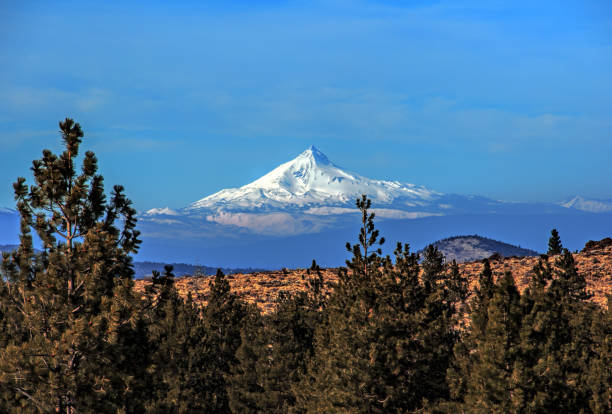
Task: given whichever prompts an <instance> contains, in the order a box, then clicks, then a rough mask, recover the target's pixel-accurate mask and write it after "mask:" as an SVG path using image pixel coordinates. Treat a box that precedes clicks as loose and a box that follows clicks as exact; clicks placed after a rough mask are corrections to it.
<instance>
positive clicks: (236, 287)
mask: <svg viewBox="0 0 612 414" xmlns="http://www.w3.org/2000/svg"><path fill="white" fill-rule="evenodd" d="M555 259H556V257H555V256H552V257H549V258H548V261H549V262H550V263H554V262H555ZM538 260H540V257H507V258H495V257H492V258H491V268H492V270H493V273H494V275H495V276H496V278H498V277H500V276H502V275H503V274H504V273H505V272H506V271H510V272H512V275H513V276H514V280H515V281H516V284H517V286H518V288H519V290H520V291H523V290H524V289H525V287H527V284H528V283H529V279H530V277H531V273H532V269H533V267H534V266H535V265H536V264H537V262H538ZM574 260H575V261H576V266H577V268H578V271H579V272H580V273H582V274H584V275H585V277H586V280H587V289H588V290H589V291H590V292H591V293H592V294H593V298H592V299H591V300H592V301H593V302H595V303H597V304H599V305H600V306H606V304H607V295H608V294H610V293H612V239H604V240H601V241H599V242H589V243H587V245H586V246H585V249H584V250H583V251H582V252H580V253H576V254H574ZM459 269H460V272H461V273H462V274H464V275H466V276H467V277H468V278H469V280H470V287H471V288H473V287H474V286H476V283H477V280H478V274H479V273H480V271H481V270H482V262H481V261H475V262H468V263H462V264H460V265H459ZM336 273H337V270H336V269H323V270H322V275H323V278H324V280H325V282H326V284H327V286H328V287H329V286H330V285H331V283H333V282H335V281H336V280H337V276H336ZM313 276H314V275H313V274H312V272H310V271H309V270H307V269H294V270H286V269H285V270H279V271H270V272H257V273H249V274H234V275H228V276H226V277H227V280H228V281H229V283H230V286H231V287H232V290H233V292H235V293H236V294H238V295H239V296H240V297H242V298H243V299H244V300H245V301H247V302H249V303H254V304H256V305H257V306H258V307H259V308H260V309H261V311H262V312H264V313H268V312H270V311H272V310H273V309H274V303H275V300H276V298H277V297H278V294H279V292H281V291H286V292H297V291H304V290H306V289H307V287H308V279H309V278H311V277H313ZM211 280H212V277H211V276H204V277H181V278H178V279H176V287H177V289H178V291H179V293H180V294H181V295H182V296H184V297H186V296H187V294H188V293H189V292H191V295H192V297H193V299H194V300H195V301H196V302H198V303H201V304H205V303H206V298H207V295H208V291H209V282H210V281H211ZM150 283H151V282H150V281H147V280H137V281H136V289H137V290H138V291H143V290H144V288H145V286H146V285H147V284H150Z"/></svg>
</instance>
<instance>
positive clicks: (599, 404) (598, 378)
mask: <svg viewBox="0 0 612 414" xmlns="http://www.w3.org/2000/svg"><path fill="white" fill-rule="evenodd" d="M607 305H608V306H607V308H606V309H605V310H599V309H598V310H597V313H596V316H595V318H594V321H593V324H592V328H591V336H592V338H593V341H594V348H593V350H594V356H593V358H592V359H591V361H590V364H589V368H588V373H587V376H586V383H587V384H588V387H589V392H590V395H591V396H590V401H589V407H590V409H591V411H592V412H593V413H610V412H612V387H610V384H612V369H610V367H612V294H611V295H608V303H607Z"/></svg>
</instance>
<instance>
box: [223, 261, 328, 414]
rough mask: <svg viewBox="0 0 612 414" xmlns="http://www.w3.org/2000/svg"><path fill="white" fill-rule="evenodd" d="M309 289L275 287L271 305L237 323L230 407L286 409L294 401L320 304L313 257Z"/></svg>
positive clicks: (267, 410) (310, 351) (310, 349)
mask: <svg viewBox="0 0 612 414" xmlns="http://www.w3.org/2000/svg"><path fill="white" fill-rule="evenodd" d="M309 271H312V272H315V273H316V276H315V277H314V278H312V279H310V280H309V290H308V291H305V292H296V293H293V294H288V293H284V292H281V293H280V295H279V298H278V300H277V303H276V310H275V311H274V312H273V313H271V314H269V315H266V316H264V317H263V318H259V317H257V318H254V321H253V322H254V323H248V324H245V326H244V327H243V334H242V344H241V345H240V348H239V349H238V351H237V358H238V360H239V365H237V366H236V368H235V370H234V375H233V377H232V387H231V391H230V407H231V408H232V411H233V412H241V413H243V412H244V413H247V412H265V413H287V412H289V411H290V410H291V409H292V408H294V406H295V404H296V393H297V392H298V389H299V386H300V381H301V379H302V375H303V374H304V372H305V369H306V365H307V363H308V361H309V359H310V358H311V356H312V354H313V350H314V332H315V329H316V328H317V326H319V324H320V323H321V318H322V308H323V307H324V300H325V297H324V292H323V290H322V287H323V277H322V274H321V271H320V268H319V267H318V266H317V264H316V262H314V261H313V265H312V267H311V268H310V269H309Z"/></svg>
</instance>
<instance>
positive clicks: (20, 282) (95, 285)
mask: <svg viewBox="0 0 612 414" xmlns="http://www.w3.org/2000/svg"><path fill="white" fill-rule="evenodd" d="M60 130H61V134H62V140H63V142H64V146H65V150H64V152H63V153H62V154H61V155H59V156H57V155H55V154H53V153H52V152H51V151H49V150H44V151H43V157H42V158H41V159H40V160H34V161H33V166H32V172H33V174H34V180H35V184H34V185H32V186H30V187H28V186H27V185H26V184H25V179H24V178H18V179H17V182H15V184H14V189H15V199H16V201H17V208H18V210H19V213H20V215H21V235H20V240H21V242H20V246H19V248H18V249H17V250H16V251H15V252H13V253H11V254H5V255H4V256H3V264H2V274H3V286H2V296H1V298H0V300H1V305H0V310H1V311H2V312H3V313H4V314H5V315H7V316H6V317H7V318H9V319H8V323H6V319H5V322H3V326H2V327H3V329H4V332H3V334H2V341H3V342H4V344H5V345H4V346H3V347H2V349H1V350H0V389H2V390H3V394H2V398H3V399H4V401H3V404H5V406H6V407H12V409H13V410H17V409H19V410H21V412H35V411H43V412H49V411H59V412H65V413H72V412H75V410H76V411H92V412H93V411H96V412H112V411H114V410H117V409H118V408H119V407H121V406H122V404H123V400H124V399H126V398H129V391H126V390H129V389H130V388H131V382H132V379H131V378H130V376H129V375H124V374H125V372H123V371H122V370H123V369H124V368H126V367H127V366H126V363H125V361H124V360H123V355H124V354H123V353H122V350H121V348H122V344H123V343H124V339H125V337H126V336H127V337H129V336H130V335H131V331H132V330H133V328H134V327H135V326H136V325H137V312H135V303H136V302H135V299H134V297H133V294H132V279H131V278H132V275H133V271H132V269H131V256H130V254H131V253H134V252H135V251H136V250H137V247H138V243H139V242H140V241H139V240H138V232H137V231H136V230H135V229H134V227H135V222H136V219H135V213H136V212H135V210H134V209H133V208H132V207H131V203H130V201H129V200H128V199H127V198H126V197H125V196H124V195H123V188H122V187H120V186H115V187H114V190H113V192H112V193H111V197H110V200H109V201H108V202H107V201H106V197H105V195H104V190H103V184H102V183H103V179H102V177H101V176H100V175H97V174H96V171H97V160H96V157H95V155H94V154H93V153H92V152H86V153H85V157H84V159H83V165H82V168H81V170H80V172H79V171H78V170H77V168H76V167H75V165H74V163H75V158H76V157H77V155H78V151H79V145H80V143H81V138H82V137H83V132H82V130H81V127H80V126H79V124H76V123H74V122H73V121H72V120H71V119H66V120H65V121H64V122H60ZM115 223H120V225H119V226H118V225H116V224H115ZM31 229H34V230H35V231H36V234H37V235H38V237H40V239H41V240H42V242H43V248H44V251H43V252H42V253H41V254H39V255H36V254H35V253H34V249H33V247H32V235H31ZM3 319H4V318H3ZM17 407H19V408H17Z"/></svg>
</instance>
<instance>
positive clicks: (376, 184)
mask: <svg viewBox="0 0 612 414" xmlns="http://www.w3.org/2000/svg"><path fill="white" fill-rule="evenodd" d="M362 194H367V195H368V197H369V198H370V199H372V202H373V203H374V205H376V206H383V205H385V206H389V205H396V206H398V207H402V206H403V207H408V208H412V207H418V206H423V205H428V204H431V203H432V202H433V201H434V200H436V199H438V198H439V197H440V196H441V195H442V194H441V193H438V192H435V191H432V190H429V189H427V188H425V187H422V186H417V185H414V184H404V183H400V182H397V181H383V180H372V179H369V178H366V177H362V176H360V175H359V174H356V173H353V172H349V171H345V170H343V169H342V168H341V167H339V166H338V165H336V164H334V163H333V162H332V161H330V160H329V158H327V156H326V155H325V154H323V153H322V152H321V151H319V150H318V149H317V148H315V147H314V146H311V147H310V148H308V149H307V150H306V151H304V152H302V153H301V154H300V155H299V156H297V157H296V158H295V159H293V160H291V161H289V162H286V163H284V164H282V165H280V166H278V167H277V168H275V169H274V170H272V171H271V172H269V173H268V174H266V175H264V176H263V177H261V178H259V179H258V180H255V181H253V182H252V183H250V184H247V185H245V186H243V187H240V188H231V189H226V190H221V191H219V192H218V193H215V194H212V195H210V196H208V197H205V198H203V199H201V200H198V201H196V202H194V203H192V204H190V205H189V206H187V208H186V210H187V211H198V210H215V211H219V210H224V211H258V212H263V211H274V210H279V209H281V210H284V211H286V210H288V209H296V208H297V209H306V210H305V212H307V213H313V214H323V213H325V212H328V213H340V212H342V210H321V209H317V208H320V207H353V206H354V203H355V199H356V198H358V197H360V196H361V195H362Z"/></svg>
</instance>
